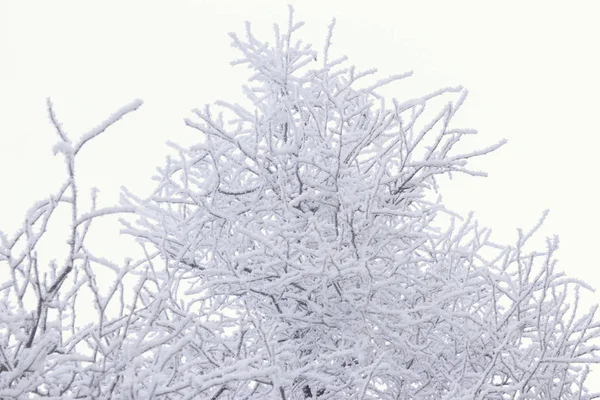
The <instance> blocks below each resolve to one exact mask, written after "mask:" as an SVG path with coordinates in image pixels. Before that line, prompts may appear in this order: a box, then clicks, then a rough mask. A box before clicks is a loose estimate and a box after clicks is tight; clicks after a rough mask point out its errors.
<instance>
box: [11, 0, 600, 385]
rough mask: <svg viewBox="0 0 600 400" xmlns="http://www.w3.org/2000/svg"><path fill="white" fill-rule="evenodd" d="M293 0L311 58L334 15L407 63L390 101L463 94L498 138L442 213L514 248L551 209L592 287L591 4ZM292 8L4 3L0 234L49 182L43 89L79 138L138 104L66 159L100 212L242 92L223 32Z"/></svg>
mask: <svg viewBox="0 0 600 400" xmlns="http://www.w3.org/2000/svg"><path fill="white" fill-rule="evenodd" d="M291 3H292V4H294V7H295V10H296V17H297V18H298V19H299V20H303V21H305V22H306V26H305V27H304V28H303V30H302V31H301V32H303V34H304V36H305V37H306V41H309V42H312V43H313V44H314V45H315V48H316V49H321V48H322V44H323V38H324V35H325V33H326V28H327V25H328V24H329V22H330V21H331V18H333V17H336V18H337V29H336V31H335V33H334V40H333V43H334V48H333V51H334V52H337V54H338V55H342V54H345V55H347V56H348V57H349V59H350V61H351V62H352V63H354V64H355V65H356V66H357V67H358V68H362V69H368V68H372V67H376V68H378V69H379V70H380V71H381V73H382V75H389V74H392V73H399V72H404V71H408V70H412V71H414V77H413V78H411V79H410V81H404V82H402V83H398V84H395V85H394V86H393V87H391V88H390V89H389V90H388V91H386V92H385V94H386V95H389V96H390V97H397V98H399V99H403V98H405V97H406V96H409V95H412V94H417V93H421V92H424V91H427V90H430V89H435V88H439V87H442V86H449V85H458V84H460V85H464V86H465V87H467V88H468V89H469V92H470V95H469V98H468V100H467V102H466V104H465V106H464V108H463V109H462V111H461V113H460V114H459V116H458V120H459V121H458V122H460V124H461V125H462V126H465V127H472V128H476V129H478V130H479V131H480V136H479V138H478V139H477V140H473V146H477V145H484V144H491V143H495V142H497V141H499V140H500V139H502V138H506V139H508V141H509V142H508V144H507V145H506V146H505V147H503V148H502V149H500V150H498V151H497V152H496V153H495V154H493V155H490V156H487V157H486V158H485V159H483V160H481V161H479V162H477V163H476V166H477V168H478V169H483V170H485V171H487V172H488V173H489V177H488V178H485V179H484V178H465V179H456V180H455V181H453V182H452V183H451V184H448V185H445V186H444V188H443V189H444V192H443V196H444V199H445V200H446V204H448V206H449V208H451V209H454V210H456V211H459V212H461V213H467V212H468V211H470V210H473V211H475V213H476V216H477V218H478V219H479V220H480V221H481V223H482V224H483V225H486V226H490V227H492V228H493V231H494V232H495V234H496V235H495V237H496V238H497V239H499V240H513V239H514V238H515V237H516V236H515V232H516V231H515V229H516V228H517V227H524V228H528V227H530V226H531V225H533V224H534V223H535V222H536V221H537V220H538V218H539V217H540V215H541V213H542V211H543V210H545V209H550V211H551V212H550V216H549V218H548V220H547V224H546V226H545V231H544V232H545V233H546V234H554V233H556V234H559V235H560V238H561V250H560V253H559V259H560V261H559V267H560V268H561V269H564V270H565V271H567V272H568V273H569V274H571V275H574V276H577V277H581V278H583V279H584V280H586V281H587V282H589V283H591V284H592V285H594V286H596V287H599V288H600V258H599V257H598V256H597V255H596V254H597V252H598V244H597V243H598V236H599V235H598V228H599V227H600V215H599V212H598V204H599V203H600V198H599V195H598V194H599V189H598V187H597V185H598V181H599V177H598V172H599V156H598V147H599V145H600V127H599V123H598V118H597V116H598V115H599V114H600V100H599V95H598V93H600V75H599V74H600V56H599V51H598V46H599V44H598V42H599V40H600V24H599V23H598V22H597V20H598V16H599V15H600V9H598V8H599V7H600V6H599V5H597V4H599V3H597V2H595V1H568V2H567V1H562V2H559V1H543V2H542V1H527V2H525V1H503V2H493V3H492V2H483V1H451V2H450V1H448V2H446V1H410V2H409V1H389V0H388V1H381V0H369V1H348V0H346V1H339V0H335V1H333V0H327V1H324V0H319V1H314V0H303V1H296V2H291ZM287 13H288V10H287V7H286V2H285V1H276V0H270V1H265V0H261V1H257V0H252V1H249V0H245V1H244V0H236V1H233V0H218V1H217V0H212V1H208V0H195V1H184V0H178V1H161V2H158V1H118V2H113V1H107V0H103V1H97V2H93V3H92V2H82V1H77V2H75V1H73V2H71V1H68V2H67V1H56V0H55V1H38V2H33V1H17V0H0V171H1V175H0V176H1V177H2V185H1V186H0V194H1V196H0V228H4V229H5V228H7V227H14V226H15V224H16V223H17V222H18V221H19V220H20V219H21V218H22V215H23V212H24V211H25V209H26V208H27V207H28V205H29V204H30V202H31V201H33V200H35V199H38V198H40V197H43V196H46V195H47V194H48V193H49V191H50V190H52V189H53V188H55V187H56V182H58V181H57V179H58V178H57V177H59V176H60V172H62V165H61V164H60V162H58V160H57V159H55V158H53V156H52V151H51V148H52V145H53V144H54V143H55V142H56V136H55V134H54V132H53V128H52V126H51V125H50V124H49V123H48V119H47V115H46V111H45V99H46V97H48V96H49V97H51V98H52V99H53V101H54V103H55V107H56V112H57V114H58V117H59V119H60V120H61V121H62V122H63V123H64V127H65V129H66V131H67V132H68V133H69V134H71V135H73V136H74V137H76V136H78V135H80V134H82V133H84V132H85V131H86V130H87V129H89V128H91V127H93V126H94V125H95V124H96V123H98V122H99V121H100V120H102V119H103V118H104V117H105V116H107V115H108V114H109V113H110V112H111V111H113V110H114V109H116V108H117V107H119V106H121V105H123V104H125V103H127V102H129V101H130V100H132V99H134V98H141V99H143V100H144V101H145V104H144V106H143V107H142V108H141V109H140V110H139V111H138V112H137V113H135V115H132V116H128V117H127V118H126V120H124V121H121V122H120V123H119V125H118V126H117V127H115V129H113V130H111V131H109V132H107V133H106V134H105V135H104V136H103V137H101V138H99V140H98V141H97V142H96V143H94V144H93V145H92V146H90V147H89V148H88V153H87V154H85V157H84V158H85V161H83V162H82V163H81V165H80V167H79V173H80V174H81V176H82V177H83V179H85V180H86V182H87V183H88V186H99V187H100V190H101V194H102V197H101V199H100V200H101V203H102V204H104V205H110V204H112V203H114V202H116V199H117V194H118V190H119V187H120V185H125V186H127V187H129V188H130V189H132V190H133V191H134V192H135V191H137V192H138V193H140V192H144V191H147V190H149V188H151V187H152V186H151V181H150V176H151V175H152V174H153V171H154V168H155V167H156V166H158V165H162V164H163V162H164V155H165V151H166V146H165V145H164V143H165V142H166V141H167V140H172V141H175V142H179V143H193V142H194V140H197V134H196V133H195V132H194V131H191V130H189V129H188V128H186V127H185V126H184V124H183V122H182V120H183V118H184V117H187V116H189V114H190V113H189V110H190V109H191V108H194V107H202V106H203V105H204V104H206V103H212V102H214V101H215V100H217V99H226V100H230V101H236V99H237V98H239V95H240V91H239V86H240V84H241V83H243V80H244V79H245V77H246V76H247V75H246V71H245V69H244V68H241V67H238V68H233V67H230V66H229V61H231V59H232V58H234V57H235V53H234V51H233V50H232V49H231V48H230V46H229V37H228V35H227V33H228V32H231V31H238V32H240V31H243V29H244V25H243V22H244V21H245V20H250V21H251V22H252V23H253V26H254V27H255V28H256V30H257V32H260V33H262V37H265V35H271V29H272V24H273V23H274V22H279V23H280V24H282V25H285V24H286V21H287ZM267 37H268V38H269V39H270V37H271V36H267ZM594 299H595V301H597V302H598V301H600V294H599V293H596V294H595V295H594ZM598 381H599V382H600V379H598ZM598 387H600V383H599V385H598Z"/></svg>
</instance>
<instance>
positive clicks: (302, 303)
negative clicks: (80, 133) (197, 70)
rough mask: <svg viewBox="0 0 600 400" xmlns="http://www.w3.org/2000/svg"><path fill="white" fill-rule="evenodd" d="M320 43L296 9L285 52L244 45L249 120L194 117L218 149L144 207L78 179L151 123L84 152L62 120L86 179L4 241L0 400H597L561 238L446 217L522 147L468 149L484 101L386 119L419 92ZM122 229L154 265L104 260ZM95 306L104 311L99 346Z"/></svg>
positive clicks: (196, 155)
mask: <svg viewBox="0 0 600 400" xmlns="http://www.w3.org/2000/svg"><path fill="white" fill-rule="evenodd" d="M301 26H302V23H296V22H294V20H293V13H292V12H291V10H290V19H289V22H288V24H287V27H286V29H284V30H283V32H282V31H280V29H279V28H278V27H277V26H276V27H275V40H274V43H273V44H269V43H267V42H263V41H261V40H259V39H258V38H257V37H255V36H254V35H253V33H252V31H251V29H250V25H248V26H247V29H246V33H245V37H244V38H240V37H238V36H237V35H233V34H232V40H233V46H234V47H235V48H236V49H237V50H239V52H240V54H241V58H240V59H239V60H236V61H235V62H234V64H240V65H245V66H247V67H248V68H249V69H250V70H251V71H252V76H251V77H250V78H249V82H248V86H244V93H245V94H246V96H247V100H248V101H247V103H248V105H247V106H242V105H240V104H237V103H228V102H224V101H220V102H217V103H216V105H215V106H213V107H208V106H207V107H205V108H204V109H202V110H195V111H194V115H193V117H190V118H188V119H186V123H187V125H188V126H190V127H191V128H193V129H196V130H197V131H199V132H200V134H199V136H198V144H197V145H195V146H192V147H190V148H182V147H180V146H177V145H175V144H173V145H172V146H173V147H174V148H175V150H176V151H177V154H178V156H177V157H174V158H172V159H170V160H168V162H167V163H166V165H165V166H164V167H163V168H161V169H159V175H158V176H157V177H156V178H157V181H158V184H157V186H156V190H154V192H153V193H152V194H151V195H150V196H148V197H145V198H140V197H138V196H136V195H135V194H133V193H130V192H128V191H126V190H125V191H124V193H123V201H122V204H121V205H120V206H119V207H114V208H108V209H95V208H93V209H92V210H91V211H88V212H82V211H81V210H80V209H79V208H78V204H79V199H78V195H77V193H78V192H77V186H76V179H75V168H74V165H75V164H74V160H75V157H76V155H77V154H78V151H79V149H80V148H81V146H82V145H83V144H85V143H87V141H88V140H89V139H91V138H93V137H95V136H96V135H97V134H98V133H100V132H101V131H103V130H104V129H105V128H106V127H108V125H110V124H111V123H113V122H115V121H116V120H118V119H119V118H120V117H121V116H123V115H124V114H125V113H126V112H128V111H131V110H133V109H135V108H137V107H138V106H139V104H140V103H139V102H134V103H132V104H131V105H129V106H127V107H125V108H123V109H121V110H119V111H118V112H117V113H115V114H114V115H113V116H111V117H110V118H109V119H108V120H107V122H105V123H103V124H101V125H100V127H99V128H97V129H94V130H93V131H92V132H90V133H89V134H87V135H84V137H83V139H82V140H81V141H79V142H76V143H74V144H73V143H71V141H70V140H69V139H68V138H67V137H66V135H65V134H64V133H63V132H62V131H61V129H60V124H59V123H58V121H57V118H56V116H55V115H54V112H53V109H52V107H51V106H50V105H49V111H50V115H51V119H52V121H53V123H54V125H55V126H56V127H57V131H58V133H59V136H60V142H59V145H57V146H56V147H55V150H56V151H57V152H60V153H62V155H63V156H64V157H65V160H66V164H67V167H68V168H67V170H68V179H67V182H66V183H65V185H64V186H63V187H61V188H60V190H59V191H58V192H57V194H55V195H53V196H52V197H51V198H50V199H49V200H47V201H44V202H41V203H39V204H36V205H35V207H33V208H32V211H31V212H29V213H28V215H27V218H26V220H25V222H24V225H23V228H22V229H21V230H20V231H19V232H17V234H16V235H14V236H12V237H8V236H7V235H4V234H2V236H1V237H0V238H1V240H2V241H1V242H0V267H2V268H3V269H6V270H8V271H10V277H9V279H8V280H7V282H6V283H5V284H4V285H3V286H1V287H0V290H1V293H2V298H1V302H0V307H2V311H1V312H0V350H1V353H0V366H1V371H2V372H0V397H2V398H22V396H24V395H25V394H35V395H37V396H38V397H50V398H94V399H111V398H119V399H122V398H123V399H128V398H131V399H147V398H165V399H196V398H200V399H215V400H216V399H270V398H272V399H284V400H286V399H290V400H291V399H307V398H319V399H346V398H348V399H354V398H356V399H465V400H466V399H505V398H506V399H508V398H511V399H517V398H518V399H589V398H593V397H594V395H593V394H590V393H588V391H587V390H586V389H585V388H584V386H583V382H584V379H585V377H586V375H587V373H588V368H587V364H589V363H591V362H599V361H600V358H598V357H597V354H596V353H597V347H596V346H595V345H594V341H595V340H596V339H597V338H598V337H599V336H600V329H599V328H600V325H599V324H598V323H597V321H596V320H595V319H594V312H595V308H594V309H592V310H591V311H590V312H587V313H586V312H581V310H579V309H578V307H577V303H578V300H579V296H578V295H579V290H580V289H581V288H587V287H586V285H585V284H583V283H581V282H579V281H577V280H574V279H569V278H568V277H566V276H564V275H563V274H561V273H557V272H555V260H554V258H553V254H554V252H555V251H556V249H557V246H558V241H557V239H556V238H552V239H548V240H547V246H546V248H545V249H543V250H535V249H534V250H530V249H529V247H531V246H528V243H529V241H530V238H531V237H532V235H533V234H534V233H535V232H536V230H537V229H538V228H539V227H540V225H541V224H542V220H543V219H542V220H541V221H540V222H539V224H537V225H536V226H535V227H534V228H533V229H532V230H531V231H529V232H521V231H519V237H518V240H517V242H516V244H515V245H513V246H502V245H498V244H495V243H493V242H491V241H490V239H489V236H490V232H489V230H487V229H485V228H482V227H480V226H478V224H477V223H476V222H475V221H474V220H473V218H472V217H471V216H469V217H466V218H462V217H460V216H458V215H456V214H455V213H453V212H451V211H450V210H447V209H446V208H445V207H444V206H443V204H442V203H441V200H440V199H439V197H438V186H437V185H436V179H438V178H443V177H444V175H449V174H458V173H465V174H471V175H478V176H481V175H484V173H482V172H478V171H474V170H472V169H470V168H469V167H468V164H467V161H468V160H469V159H470V158H472V157H477V156H482V155H485V154H486V153H488V152H490V151H493V150H494V149H496V148H498V147H499V146H500V145H502V143H498V144H496V145H492V146H490V147H488V148H485V149H480V150H474V151H464V150H463V151H461V150H459V149H458V147H459V146H458V145H457V144H458V143H459V142H460V141H461V139H462V138H463V136H465V135H472V134H475V133H476V132H475V131H474V130H471V129H460V128H457V127H454V126H453V125H452V124H451V120H452V118H453V117H454V115H455V113H456V112H457V111H458V109H459V108H460V107H461V106H462V104H463V101H464V100H465V98H466V91H465V90H464V89H462V88H460V87H456V88H455V87H448V88H443V89H440V90H437V91H435V92H433V93H429V94H426V95H423V96H421V97H418V98H411V99H407V100H404V101H400V100H392V101H386V100H385V99H384V98H382V97H381V96H380V95H378V90H379V89H380V88H381V87H382V86H384V85H387V84H389V83H391V82H393V81H396V80H399V79H404V78H406V77H408V76H409V74H403V75H398V76H392V77H388V78H384V79H381V80H374V79H373V76H374V74H375V72H376V71H374V70H370V71H360V70H357V69H355V68H354V67H353V66H349V65H347V62H346V59H345V57H341V58H333V57H332V55H331V54H330V48H331V37H332V33H333V24H332V25H331V26H330V28H329V32H328V35H327V38H326V41H325V47H324V51H323V52H321V53H320V54H318V55H317V52H316V51H314V50H312V48H311V46H309V45H305V44H303V43H302V41H300V40H298V39H297V36H298V34H299V33H298V30H299V29H300V28H301ZM462 147H464V146H462ZM61 203H65V204H66V205H67V206H68V207H70V209H71V215H72V221H71V233H70V237H69V238H68V240H69V245H70V249H71V250H70V252H69V255H68V257H67V260H66V261H65V262H64V264H63V265H57V264H51V265H49V266H44V267H43V268H44V269H45V270H47V271H49V272H47V273H45V274H41V273H40V269H41V268H42V266H39V265H38V263H37V259H36V251H35V250H36V246H37V244H38V242H39V239H40V238H41V237H42V236H43V235H44V234H45V232H46V230H45V226H46V223H47V220H48V219H49V218H50V216H51V215H52V213H53V211H54V210H55V209H56V207H57V206H58V205H60V204H61ZM131 212H133V213H134V215H135V216H134V217H131V216H130V215H129V214H125V213H131ZM112 213H124V214H123V220H122V223H123V227H124V229H123V232H124V233H126V234H128V235H131V236H133V237H134V238H135V239H136V240H137V241H138V242H139V244H140V246H141V248H142V249H143V254H145V257H143V258H141V259H139V260H138V261H137V262H134V261H130V262H127V263H126V264H125V265H115V264H114V263H112V262H110V261H108V260H107V258H109V257H110V255H103V256H97V255H94V254H93V252H92V251H90V250H89V249H88V248H86V246H85V245H84V239H85V235H86V233H87V231H88V228H89V226H90V223H91V221H92V220H94V219H95V218H99V217H102V216H104V215H106V214H112ZM98 268H105V269H108V270H110V271H112V272H113V273H114V276H115V280H114V282H111V283H110V284H108V285H107V284H104V285H103V284H102V282H97V279H96V276H97V273H96V271H97V269H98ZM127 282H130V284H127ZM83 286H85V287H87V288H88V289H89V291H90V293H92V294H93V296H92V297H93V304H94V306H95V307H94V311H93V313H92V314H93V316H94V318H92V321H93V322H92V323H88V324H86V325H83V326H81V325H80V324H77V323H76V319H77V318H80V316H79V314H78V313H81V312H82V309H85V307H86V304H81V300H78V298H77V293H78V292H79V290H80V288H82V287H83ZM101 286H103V287H104V288H101ZM26 298H27V299H28V300H29V301H25V300H26ZM31 299H35V300H34V301H31ZM88 308H89V306H88ZM86 312H87V311H86ZM86 317H87V319H89V317H90V316H89V315H86Z"/></svg>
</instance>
